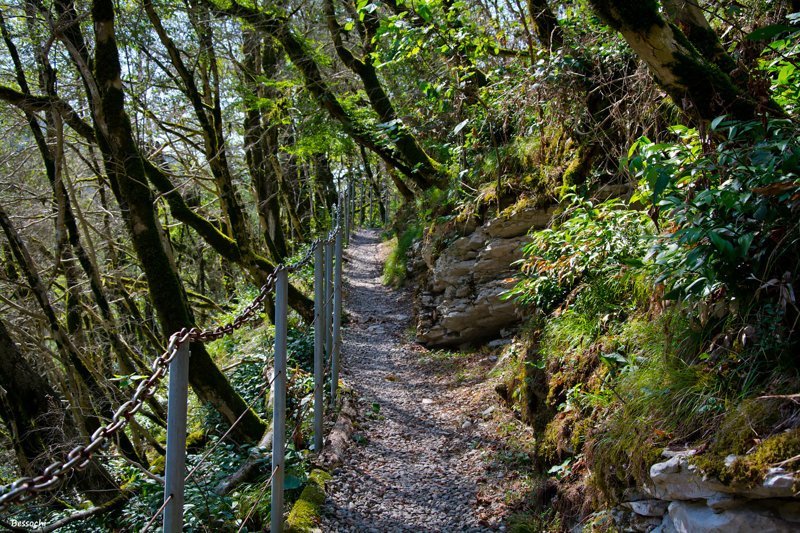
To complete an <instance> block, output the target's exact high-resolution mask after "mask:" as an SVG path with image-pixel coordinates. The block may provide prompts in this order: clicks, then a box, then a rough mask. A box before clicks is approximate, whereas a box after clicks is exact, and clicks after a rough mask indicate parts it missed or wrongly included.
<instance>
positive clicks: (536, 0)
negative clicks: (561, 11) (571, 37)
mask: <svg viewBox="0 0 800 533" xmlns="http://www.w3.org/2000/svg"><path fill="white" fill-rule="evenodd" d="M528 12H529V13H530V16H531V23H532V24H533V31H534V32H535V33H536V37H537V38H538V39H539V42H540V43H542V46H544V47H545V48H547V49H548V50H553V49H557V48H561V46H563V44H564V32H563V31H562V30H561V26H559V25H558V19H557V18H556V16H555V14H554V13H553V10H552V9H550V6H549V5H548V4H547V0H528Z"/></svg>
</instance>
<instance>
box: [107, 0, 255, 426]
mask: <svg viewBox="0 0 800 533" xmlns="http://www.w3.org/2000/svg"><path fill="white" fill-rule="evenodd" d="M92 19H93V21H94V30H95V41H96V48H95V69H96V70H95V72H96V75H95V76H96V82H97V86H98V92H99V94H100V98H101V101H100V102H96V104H95V106H94V108H93V113H94V118H95V122H96V123H97V125H98V127H97V130H98V131H101V132H103V136H102V137H103V139H102V141H101V142H100V146H101V150H102V151H103V155H104V159H105V166H106V172H107V173H108V175H109V178H111V180H112V189H114V192H115V194H116V195H117V200H118V202H119V204H120V208H121V209H122V213H123V217H124V219H125V223H126V225H127V226H128V229H129V231H130V234H131V237H132V240H133V245H134V248H135V250H136V254H137V256H138V257H139V260H140V261H141V263H142V268H143V269H144V273H145V277H146V278H147V282H148V288H149V290H150V297H151V299H152V301H153V304H154V305H155V308H156V312H157V313H158V317H159V321H160V322H161V325H162V327H163V329H164V331H165V332H169V333H171V332H174V331H178V330H180V329H182V328H184V327H192V326H193V325H194V318H193V316H192V311H191V309H190V308H189V304H188V301H187V298H186V292H185V290H184V287H183V284H182V282H181V280H180V277H179V276H178V273H177V271H176V268H175V265H174V264H173V263H172V261H171V260H170V257H169V255H168V254H167V252H166V250H165V249H164V241H163V239H162V235H161V228H160V226H159V223H158V219H157V218H156V215H155V211H154V207H153V195H152V193H151V191H150V189H149V187H147V176H146V174H145V167H144V162H143V160H142V158H141V156H140V155H139V152H138V150H137V148H136V146H135V144H134V139H133V134H132V130H131V124H130V120H129V119H128V115H127V114H126V113H125V109H124V93H123V90H122V87H123V86H122V80H121V79H120V72H121V69H120V62H119V53H118V50H117V44H116V40H115V36H114V5H113V2H112V1H111V0H95V1H94V2H93V5H92ZM114 185H115V186H114ZM189 382H190V383H191V385H192V388H193V389H194V391H195V393H196V394H197V396H198V397H199V398H200V399H201V400H202V401H205V402H207V403H210V404H211V405H212V406H213V407H214V408H215V409H216V410H217V411H219V413H220V414H222V416H223V417H224V418H225V419H226V420H227V421H228V422H229V423H231V424H233V423H234V422H235V421H236V420H237V419H238V418H239V416H240V415H243V416H242V420H241V421H240V422H239V423H238V424H237V426H236V428H235V429H234V431H233V433H232V434H233V435H234V437H235V438H238V439H239V440H246V441H252V442H255V441H257V440H258V438H259V437H260V436H261V434H262V433H263V432H264V430H265V429H266V425H265V424H264V423H263V422H262V421H261V420H260V419H259V417H258V415H256V413H255V412H254V411H253V410H252V409H250V408H249V407H247V405H246V404H245V402H244V400H242V398H241V397H240V396H239V395H238V394H237V393H236V391H235V390H234V389H233V387H232V386H231V384H230V383H229V382H228V380H227V379H226V378H225V376H224V374H222V372H220V370H219V369H218V368H217V367H216V365H215V364H214V362H213V361H212V360H211V357H210V355H209V354H208V352H207V351H206V349H205V346H203V345H202V344H200V343H195V344H193V345H192V357H191V359H190V366H189Z"/></svg>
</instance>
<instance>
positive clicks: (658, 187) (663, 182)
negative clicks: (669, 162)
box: [653, 168, 672, 203]
mask: <svg viewBox="0 0 800 533" xmlns="http://www.w3.org/2000/svg"><path fill="white" fill-rule="evenodd" d="M671 177H672V175H671V174H670V173H669V171H667V170H665V169H661V168H660V169H658V176H657V177H656V182H655V184H653V203H656V202H658V198H659V196H661V193H663V192H664V190H666V188H667V185H669V180H670V178H671Z"/></svg>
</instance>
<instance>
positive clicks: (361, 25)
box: [322, 0, 441, 187]
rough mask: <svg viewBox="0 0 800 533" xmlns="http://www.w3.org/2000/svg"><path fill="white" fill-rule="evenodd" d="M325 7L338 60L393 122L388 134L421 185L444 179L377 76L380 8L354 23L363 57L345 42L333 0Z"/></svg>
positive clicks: (378, 111)
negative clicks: (375, 52) (375, 60)
mask: <svg viewBox="0 0 800 533" xmlns="http://www.w3.org/2000/svg"><path fill="white" fill-rule="evenodd" d="M322 7H323V12H324V14H325V22H326V23H327V26H328V31H329V32H330V34H331V39H332V40H333V47H334V49H335V50H336V55H337V56H339V59H340V60H341V61H342V63H344V65H345V66H346V67H347V68H349V69H350V70H352V71H353V73H355V74H356V75H357V76H358V77H359V78H360V79H361V83H362V84H363V85H364V90H365V91H366V93H367V98H369V102H370V105H371V106H372V109H373V111H375V113H376V114H377V115H378V118H379V119H380V121H381V122H382V123H384V124H386V125H387V126H388V125H390V126H388V127H387V131H389V132H390V133H389V136H390V137H391V138H392V141H393V142H394V144H395V146H397V150H398V151H399V152H400V153H401V154H402V155H403V158H404V159H405V160H406V161H408V162H409V163H410V165H411V166H412V168H414V169H415V174H416V175H419V176H421V177H424V182H422V183H418V185H421V186H423V187H427V182H439V181H440V178H441V176H440V174H441V168H440V165H439V163H437V162H436V161H434V160H433V159H432V158H431V157H430V156H429V155H428V154H427V153H426V152H425V150H424V149H423V148H422V146H421V145H420V143H419V141H418V140H417V138H416V137H415V136H414V134H413V133H412V132H411V130H410V129H409V128H408V126H406V125H405V124H404V123H403V121H402V120H401V119H400V118H399V117H398V116H397V112H396V111H395V109H394V105H393V104H392V101H391V99H390V98H389V95H388V94H387V93H386V91H385V90H384V88H383V84H382V83H381V81H380V79H379V78H378V72H377V70H376V69H375V65H374V64H373V60H372V57H373V56H372V54H373V52H374V45H373V39H374V38H375V34H376V32H377V30H378V26H379V24H380V21H379V20H378V17H377V15H376V13H377V10H375V11H373V12H372V13H366V14H364V16H363V20H360V19H359V17H356V18H355V23H356V24H357V26H358V29H359V33H360V34H361V41H362V48H363V51H362V54H361V57H357V56H356V55H355V54H354V53H353V52H352V51H351V50H350V49H349V48H347V46H345V44H344V41H343V39H342V34H343V33H344V30H343V28H342V27H341V26H340V25H339V22H338V21H337V19H336V7H335V5H334V2H333V0H323V4H322ZM420 181H421V180H420Z"/></svg>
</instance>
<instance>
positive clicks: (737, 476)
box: [692, 428, 800, 487]
mask: <svg viewBox="0 0 800 533" xmlns="http://www.w3.org/2000/svg"><path fill="white" fill-rule="evenodd" d="M747 431H749V432H750V438H749V439H747V440H749V441H752V435H753V430H752V428H747ZM715 448H716V449H715V450H713V451H709V452H707V453H705V454H703V455H701V456H696V457H694V458H693V459H692V463H693V464H694V465H695V466H697V467H698V468H699V469H700V470H701V471H702V472H703V473H704V474H706V475H708V476H712V477H716V478H717V479H719V480H720V481H722V482H723V483H727V484H729V485H738V486H746V487H753V486H755V485H758V484H759V483H761V482H762V481H763V480H764V476H765V475H766V473H767V471H768V470H769V469H770V468H771V467H773V466H774V465H776V464H777V463H780V462H781V461H785V460H787V459H791V458H793V457H797V456H798V455H800V428H795V429H792V430H790V431H787V432H785V433H781V434H779V435H773V436H772V437H769V438H767V439H765V440H763V441H762V442H761V443H760V444H759V445H758V446H757V447H756V448H755V450H754V451H753V452H752V453H750V454H747V455H744V456H741V457H739V458H737V459H736V460H735V461H733V462H732V463H731V464H730V465H729V466H726V465H725V457H726V456H727V455H728V454H729V453H735V452H728V453H725V451H724V450H723V449H722V448H720V447H719V445H718V444H717V445H716V446H715Z"/></svg>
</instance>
